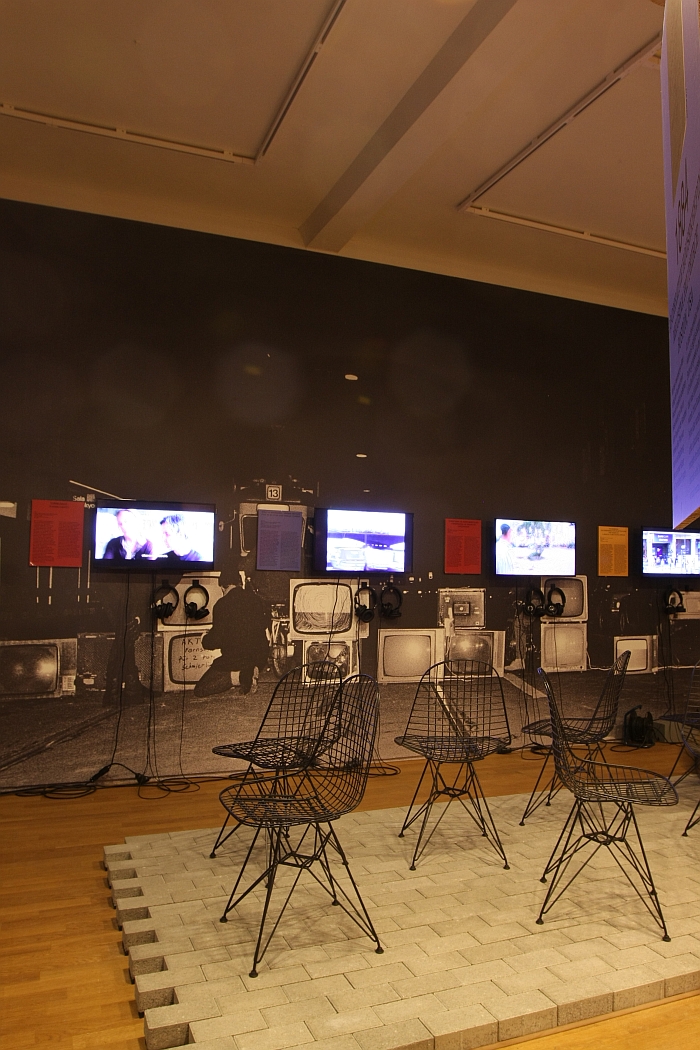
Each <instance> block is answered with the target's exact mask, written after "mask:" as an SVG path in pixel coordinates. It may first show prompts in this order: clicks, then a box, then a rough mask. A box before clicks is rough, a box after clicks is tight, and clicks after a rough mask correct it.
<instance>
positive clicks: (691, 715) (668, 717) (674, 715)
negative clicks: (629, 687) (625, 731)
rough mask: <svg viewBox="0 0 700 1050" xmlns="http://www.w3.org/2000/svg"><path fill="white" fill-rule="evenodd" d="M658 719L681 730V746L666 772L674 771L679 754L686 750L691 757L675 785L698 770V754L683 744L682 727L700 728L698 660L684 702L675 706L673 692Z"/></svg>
mask: <svg viewBox="0 0 700 1050" xmlns="http://www.w3.org/2000/svg"><path fill="white" fill-rule="evenodd" d="M660 721H662V722H672V723H675V724H676V725H677V726H678V727H679V729H680V731H681V738H682V740H681V747H680V748H679V749H678V754H677V755H676V760H675V762H674V763H673V766H672V767H671V772H670V773H669V774H668V775H669V777H672V776H673V774H674V773H675V772H676V766H677V765H678V763H679V762H680V759H681V755H682V754H683V753H684V751H685V752H687V753H688V754H689V755H690V756H691V757H692V758H693V763H692V765H691V766H689V767H688V769H686V770H685V771H684V772H683V773H681V775H680V776H679V777H677V779H676V780H675V781H674V783H675V784H676V786H678V784H680V783H681V781H682V780H685V778H686V777H687V776H689V774H690V773H692V772H693V770H695V771H696V772H697V771H698V762H699V759H698V756H697V754H693V750H692V747H688V746H687V745H686V744H685V736H686V734H685V732H684V727H688V728H689V729H693V728H695V729H700V660H698V662H697V663H696V664H695V666H694V668H693V670H692V672H691V675H690V686H689V688H688V696H687V698H686V701H685V703H684V704H683V705H682V706H679V707H676V704H675V693H674V694H673V701H672V703H671V706H670V707H669V709H668V710H667V711H665V712H664V714H662V715H660Z"/></svg>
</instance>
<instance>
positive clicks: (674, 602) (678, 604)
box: [664, 587, 685, 616]
mask: <svg viewBox="0 0 700 1050" xmlns="http://www.w3.org/2000/svg"><path fill="white" fill-rule="evenodd" d="M664 612H665V613H666V614H667V615H668V616H673V615H674V614H675V613H684V612H685V602H684V601H683V595H682V594H681V592H680V591H679V590H678V589H677V588H676V587H672V588H671V590H670V591H666V593H665V594H664Z"/></svg>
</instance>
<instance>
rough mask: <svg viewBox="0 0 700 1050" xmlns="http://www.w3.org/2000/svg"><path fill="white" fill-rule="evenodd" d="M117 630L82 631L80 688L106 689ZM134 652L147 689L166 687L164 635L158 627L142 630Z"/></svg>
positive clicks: (79, 649)
mask: <svg viewBox="0 0 700 1050" xmlns="http://www.w3.org/2000/svg"><path fill="white" fill-rule="evenodd" d="M113 644H114V634H113V633H112V632H102V631H100V632H96V633H94V634H79V635H78V669H77V673H76V676H75V677H76V685H77V688H78V690H79V691H81V692H83V691H87V692H91V691H95V692H102V691H103V690H104V689H105V687H106V685H107V663H108V661H109V656H110V652H111V651H112V645H113ZM134 656H135V658H136V667H137V669H138V673H139V681H140V682H141V684H142V685H144V686H146V688H147V689H150V688H151V687H152V688H153V691H154V692H156V693H160V692H162V690H163V638H162V637H161V635H160V634H157V633H156V632H155V631H153V632H151V631H142V632H141V633H140V634H139V635H138V637H137V638H136V641H135V643H134Z"/></svg>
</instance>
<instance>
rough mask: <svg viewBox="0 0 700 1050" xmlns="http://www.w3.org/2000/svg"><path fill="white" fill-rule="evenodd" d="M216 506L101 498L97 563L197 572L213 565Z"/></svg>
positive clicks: (130, 568) (112, 567)
mask: <svg viewBox="0 0 700 1050" xmlns="http://www.w3.org/2000/svg"><path fill="white" fill-rule="evenodd" d="M215 518H216V508H215V507H214V506H213V505H212V504H195V503H154V502H136V501H128V502H127V501H109V502H108V501H107V500H104V501H99V502H98V503H97V509H96V511H95V525H94V532H93V547H92V556H93V564H94V568H95V569H97V570H107V571H119V572H123V571H135V572H162V571H163V570H170V571H176V570H177V568H178V567H180V568H181V570H182V571H185V572H188V573H192V572H195V571H196V570H198V569H213V568H214V529H215Z"/></svg>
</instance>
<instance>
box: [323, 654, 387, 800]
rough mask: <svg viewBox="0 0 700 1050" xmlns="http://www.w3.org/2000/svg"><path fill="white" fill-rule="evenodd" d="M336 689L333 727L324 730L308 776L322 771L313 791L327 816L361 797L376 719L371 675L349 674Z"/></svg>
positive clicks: (375, 691)
mask: <svg viewBox="0 0 700 1050" xmlns="http://www.w3.org/2000/svg"><path fill="white" fill-rule="evenodd" d="M338 693H339V697H340V700H339V704H338V708H337V711H338V716H337V727H336V729H335V731H334V733H333V734H331V733H330V732H328V733H327V735H328V737H329V740H330V742H329V745H328V747H327V748H326V749H325V750H324V751H323V753H321V754H319V755H318V756H317V760H316V762H315V764H314V769H313V770H311V771H310V775H311V776H312V777H313V776H314V772H315V771H318V772H320V773H322V776H321V777H320V778H319V779H318V785H317V791H318V794H319V797H321V798H322V799H323V802H324V805H325V807H326V809H327V812H328V816H327V819H329V820H333V819H335V817H339V816H341V815H342V814H343V813H349V812H350V811H351V810H353V809H355V807H356V806H358V805H359V804H360V802H361V801H362V796H363V795H364V793H365V788H366V786H367V778H368V776H369V769H370V765H371V763H372V756H373V754H374V743H375V740H376V736H377V727H378V722H379V686H378V685H377V683H376V681H375V680H374V678H371V677H370V676H369V675H366V674H356V675H351V677H350V678H346V679H345V680H344V681H343V683H342V685H341V687H340V689H339V690H338ZM331 717H333V716H331ZM331 737H332V739H331Z"/></svg>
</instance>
